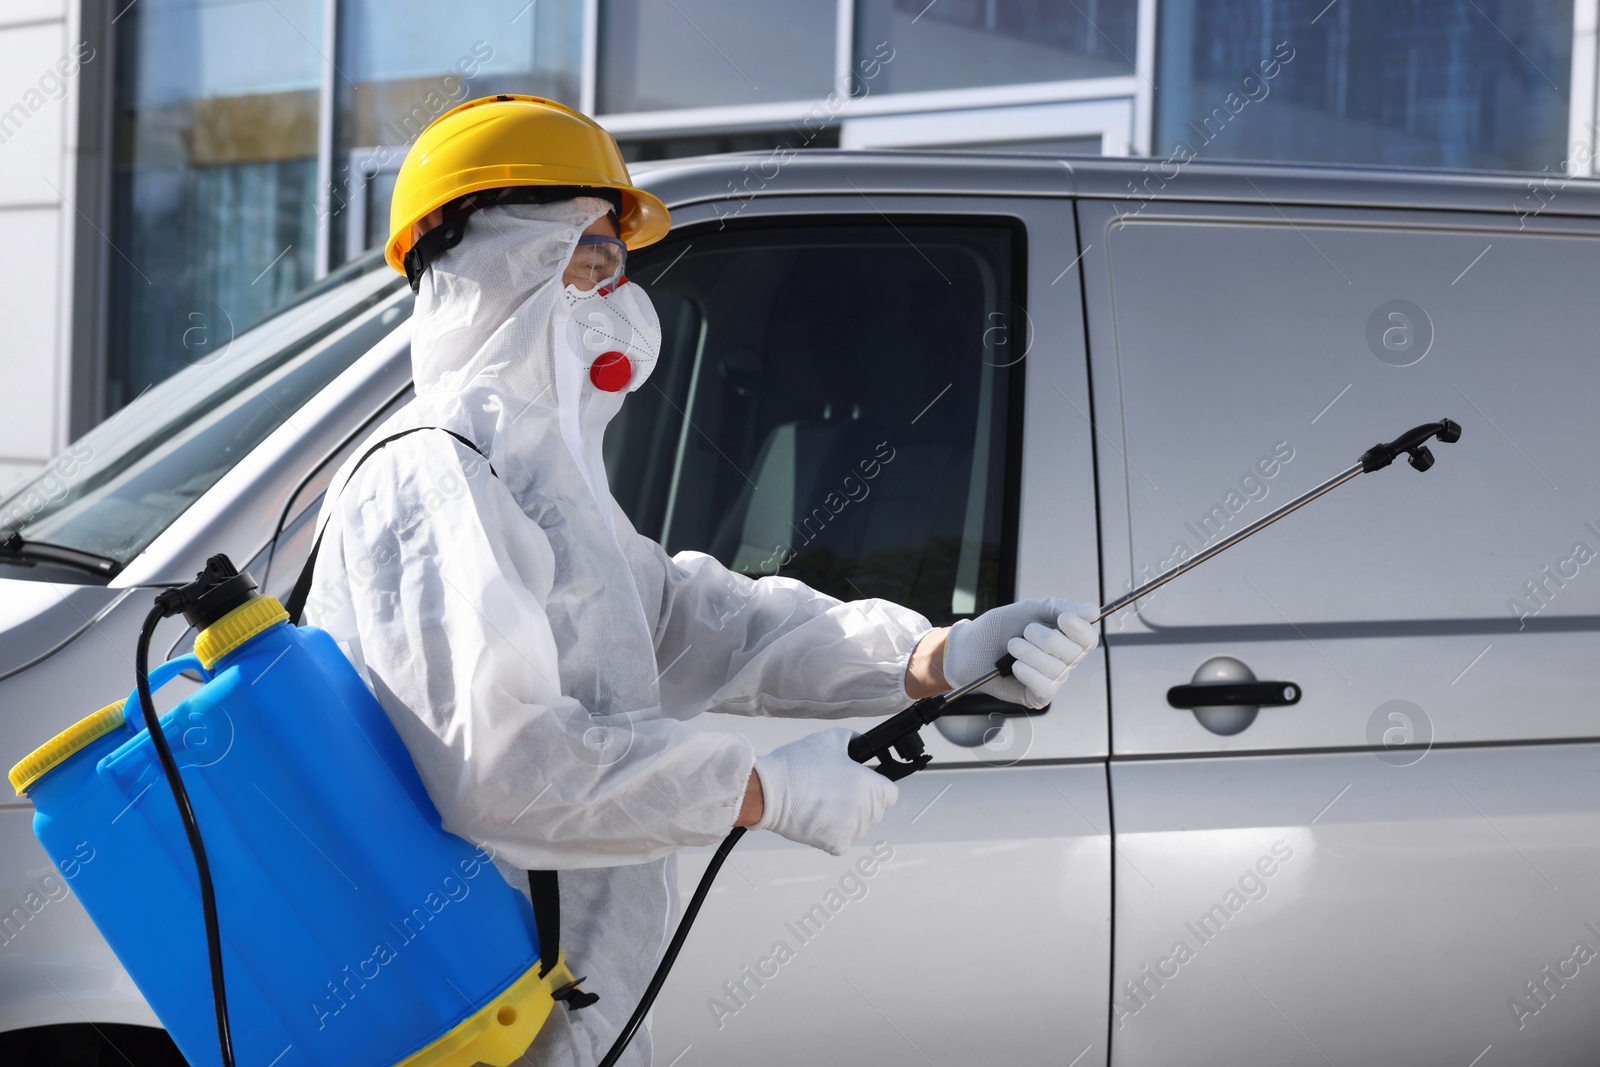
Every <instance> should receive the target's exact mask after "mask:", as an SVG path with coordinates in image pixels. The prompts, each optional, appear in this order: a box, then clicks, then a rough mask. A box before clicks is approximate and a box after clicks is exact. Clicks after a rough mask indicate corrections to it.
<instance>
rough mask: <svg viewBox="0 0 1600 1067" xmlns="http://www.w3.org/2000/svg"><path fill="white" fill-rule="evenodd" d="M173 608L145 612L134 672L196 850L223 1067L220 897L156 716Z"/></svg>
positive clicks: (227, 1043)
mask: <svg viewBox="0 0 1600 1067" xmlns="http://www.w3.org/2000/svg"><path fill="white" fill-rule="evenodd" d="M171 614H173V612H172V611H171V610H170V609H169V607H168V606H167V605H166V604H165V603H163V602H162V601H161V600H158V601H157V602H156V606H155V607H154V608H152V609H150V614H149V615H146V616H145V619H144V625H143V626H142V627H141V628H140V630H139V647H138V649H137V650H136V651H135V652H134V674H135V675H136V678H137V685H138V692H139V703H140V705H141V707H140V710H141V711H143V712H144V725H145V729H146V730H148V731H149V732H150V742H151V744H153V745H154V746H155V749H156V755H157V756H158V757H159V758H160V760H161V770H162V771H163V772H164V773H165V774H166V776H167V785H168V786H170V787H171V788H172V799H173V800H174V801H175V802H176V803H177V805H178V817H179V818H180V819H182V820H183V832H184V833H185V834H187V835H188V837H189V851H190V852H193V853H194V866H195V870H196V872H197V873H198V874H199V875H200V907H201V910H202V911H204V913H205V920H206V951H207V953H208V955H209V956H210V958H211V1002H212V1004H214V1005H215V1006H216V1009H217V1044H218V1045H219V1046H220V1047H221V1049H222V1064H223V1067H234V1062H233V1034H232V1033H231V1032H230V1031H229V1029H228V996H227V993H226V991H225V990H224V989H223V986H222V931H221V929H220V927H218V925H217V898H216V894H215V893H214V892H213V891H212V888H211V866H210V864H208V863H207V862H206V846H205V843H204V842H203V841H201V840H200V824H199V823H198V822H196V821H195V817H194V808H193V807H191V806H190V804H189V791H188V790H187V789H185V788H184V786H183V779H182V778H181V777H179V775H178V763H177V761H176V760H174V759H173V758H172V748H171V746H169V745H168V744H167V735H166V734H164V733H162V732H161V720H160V719H158V718H157V717H156V702H155V699H154V697H153V696H152V695H151V692H150V638H151V637H152V636H153V635H154V634H155V631H156V625H157V624H158V623H160V622H161V620H162V619H164V618H167V617H168V616H169V615H171Z"/></svg>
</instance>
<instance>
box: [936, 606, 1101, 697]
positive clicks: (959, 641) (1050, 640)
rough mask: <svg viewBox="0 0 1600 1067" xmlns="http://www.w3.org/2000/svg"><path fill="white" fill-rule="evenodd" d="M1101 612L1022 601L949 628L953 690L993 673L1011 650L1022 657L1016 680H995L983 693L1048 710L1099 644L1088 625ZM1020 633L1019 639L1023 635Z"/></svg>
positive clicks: (947, 669) (947, 663) (947, 660)
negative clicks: (996, 662)
mask: <svg viewBox="0 0 1600 1067" xmlns="http://www.w3.org/2000/svg"><path fill="white" fill-rule="evenodd" d="M1097 614H1099V609H1098V608H1095V607H1091V606H1090V605H1088V604H1079V603H1076V602H1075V601H1071V600H1062V599H1060V598H1058V597H1050V598H1048V599H1045V600H1019V601H1018V602H1017V603H1015V604H1007V605H1006V606H1005V607H1000V608H994V609H993V610H991V611H986V612H984V613H983V614H982V615H979V616H978V617H977V618H976V619H963V620H961V621H960V622H958V623H956V624H955V625H954V626H952V627H950V633H949V634H948V635H947V636H946V637H945V639H944V677H945V680H946V681H948V682H949V683H950V687H951V688H952V689H954V688H958V687H960V686H963V685H966V684H967V683H968V682H970V681H973V680H974V679H977V678H981V677H983V676H984V675H985V674H988V673H989V672H990V671H992V670H994V664H995V661H996V660H998V659H999V658H1000V657H1001V656H1002V655H1004V654H1005V653H1007V652H1009V653H1011V654H1012V655H1013V656H1015V657H1017V662H1016V665H1015V666H1014V667H1012V669H1011V671H1012V673H1011V677H1009V678H996V679H995V680H994V681H992V682H990V683H989V684H987V685H984V686H980V687H979V688H978V692H980V693H988V694H989V695H990V696H992V697H997V698H999V699H1000V700H1004V701H1007V702H1009V703H1012V704H1021V705H1023V706H1025V707H1029V708H1043V707H1047V706H1048V705H1049V704H1050V702H1051V701H1052V700H1054V699H1055V697H1056V690H1057V689H1060V688H1061V683H1062V682H1064V681H1066V680H1067V672H1068V671H1070V670H1072V668H1073V667H1075V666H1077V664H1078V661H1079V660H1081V659H1083V657H1084V656H1086V655H1087V654H1088V652H1089V650H1090V649H1091V648H1093V647H1094V646H1095V645H1096V644H1097V643H1098V642H1099V640H1100V632H1099V630H1097V629H1096V628H1095V626H1094V625H1093V624H1092V623H1090V622H1089V620H1090V619H1092V618H1094V617H1095V616H1096V615H1097ZM1019 635H1020V636H1019Z"/></svg>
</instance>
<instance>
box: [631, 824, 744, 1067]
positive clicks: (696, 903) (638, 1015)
mask: <svg viewBox="0 0 1600 1067" xmlns="http://www.w3.org/2000/svg"><path fill="white" fill-rule="evenodd" d="M744 830H745V828H744V827H742V826H739V827H735V828H734V831H733V833H731V834H729V835H728V836H727V837H725V838H723V839H722V844H720V845H718V846H717V851H716V852H715V853H714V854H713V855H712V857H711V863H710V864H709V865H708V866H707V867H706V873H705V874H703V875H701V876H700V884H699V885H697V886H695V890H694V896H692V897H690V898H689V906H688V907H687V908H685V909H683V918H682V919H679V920H678V929H677V932H675V933H674V934H673V935H672V940H671V941H669V942H668V943H667V951H666V952H665V953H663V954H662V956H661V962H660V963H659V964H657V965H656V973H655V974H653V975H651V976H650V984H649V985H647V986H645V990H644V996H642V997H640V998H639V1006H638V1007H637V1008H634V1009H633V1016H632V1017H631V1018H630V1019H629V1020H628V1025H626V1026H624V1027H623V1028H622V1033H620V1034H618V1035H617V1040H616V1042H615V1043H614V1044H613V1045H612V1046H611V1051H610V1052H607V1053H606V1057H605V1059H603V1060H601V1061H600V1067H616V1062H617V1060H618V1059H620V1058H621V1057H622V1050H623V1049H625V1048H627V1047H628V1042H629V1041H632V1040H633V1035H634V1034H635V1033H636V1032H637V1031H638V1029H639V1024H640V1023H642V1022H644V1017H645V1016H646V1015H648V1014H650V1007H651V1005H653V1004H654V1003H655V1002H656V994H658V993H660V992H661V986H662V984H663V983H665V982H666V980H667V972H669V971H671V970H672V965H673V964H674V963H675V962H677V959H678V951H679V950H680V949H682V948H683V941H684V939H685V938H686V937H688V936H689V927H690V926H691V925H692V924H693V923H694V917H695V916H696V915H698V914H699V913H700V905H702V904H704V903H705V901H706V894H707V893H709V892H711V883H712V882H713V881H714V880H715V879H716V877H717V872H718V871H720V870H721V869H722V863H723V861H724V860H726V859H727V858H728V853H730V852H732V851H733V846H734V845H737V844H738V843H739V838H741V837H743V836H744Z"/></svg>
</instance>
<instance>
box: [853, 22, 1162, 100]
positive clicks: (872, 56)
mask: <svg viewBox="0 0 1600 1067" xmlns="http://www.w3.org/2000/svg"><path fill="white" fill-rule="evenodd" d="M1137 13H1138V3H1137V0H939V2H937V3H932V4H930V3H928V2H927V0H858V2H857V5H856V35H855V51H856V60H857V68H856V69H857V85H856V92H857V93H858V94H860V93H862V92H864V91H870V92H902V91H906V90H912V89H959V88H967V87H972V86H980V85H1009V84H1015V83H1017V82H1049V81H1065V80H1067V79H1069V78H1103V77H1113V76H1123V75H1129V74H1132V73H1133V53H1134V48H1135V43H1134V27H1135V22H1136V15H1137ZM886 49H887V50H886ZM886 56H887V57H892V58H888V60H887V62H885V58H886ZM874 61H876V63H875V62H874ZM863 64H867V66H863ZM880 67H881V69H880ZM862 71H872V72H874V75H873V77H872V79H871V83H870V86H864V85H862V84H861V83H862V81H863V80H864V77H863V76H862V74H861V72H862Z"/></svg>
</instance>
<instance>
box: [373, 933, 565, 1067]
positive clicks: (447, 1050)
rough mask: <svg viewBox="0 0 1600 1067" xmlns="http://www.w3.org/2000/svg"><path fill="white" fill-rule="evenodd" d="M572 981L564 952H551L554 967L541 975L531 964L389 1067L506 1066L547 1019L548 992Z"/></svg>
mask: <svg viewBox="0 0 1600 1067" xmlns="http://www.w3.org/2000/svg"><path fill="white" fill-rule="evenodd" d="M572 980H573V978H572V972H571V971H569V970H567V961H566V957H565V956H557V957H556V965H555V966H554V967H552V968H550V973H549V974H547V975H545V976H544V977H543V978H541V977H539V965H538V964H537V963H536V964H534V965H533V966H532V967H530V968H528V970H527V973H525V974H524V975H523V976H522V977H521V978H518V979H517V980H516V981H515V982H512V983H511V984H510V985H509V986H507V987H506V989H505V991H504V992H502V993H501V994H500V995H499V996H497V997H495V998H494V999H493V1000H491V1001H489V1003H487V1004H485V1005H484V1006H483V1007H481V1008H479V1009H478V1010H477V1011H475V1012H473V1013H472V1014H471V1015H469V1016H467V1017H466V1018H465V1019H463V1020H461V1022H460V1023H458V1024H457V1025H456V1026H454V1027H453V1028H452V1029H451V1030H450V1032H449V1033H447V1034H445V1035H443V1036H442V1037H440V1038H439V1039H438V1040H437V1041H435V1042H433V1043H432V1044H430V1045H429V1046H428V1047H427V1048H424V1049H419V1050H418V1051H416V1052H413V1053H412V1054H411V1055H409V1056H407V1057H406V1058H405V1059H403V1060H401V1061H400V1062H399V1063H397V1064H395V1067H473V1064H478V1063H484V1064H489V1065H490V1067H507V1065H508V1064H510V1063H513V1062H515V1061H516V1059H517V1057H519V1056H521V1055H522V1054H523V1053H524V1052H526V1051H527V1050H528V1047H529V1046H530V1045H532V1044H533V1039H534V1037H536V1036H537V1035H538V1033H539V1028H540V1027H542V1026H543V1025H544V1021H545V1020H546V1019H547V1018H549V1017H550V1010H551V1008H553V1007H554V1006H555V998H554V997H552V996H551V995H550V994H551V993H552V992H553V991H555V990H557V989H560V988H561V987H562V986H564V985H567V984H568V983H569V982H571V981H572Z"/></svg>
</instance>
